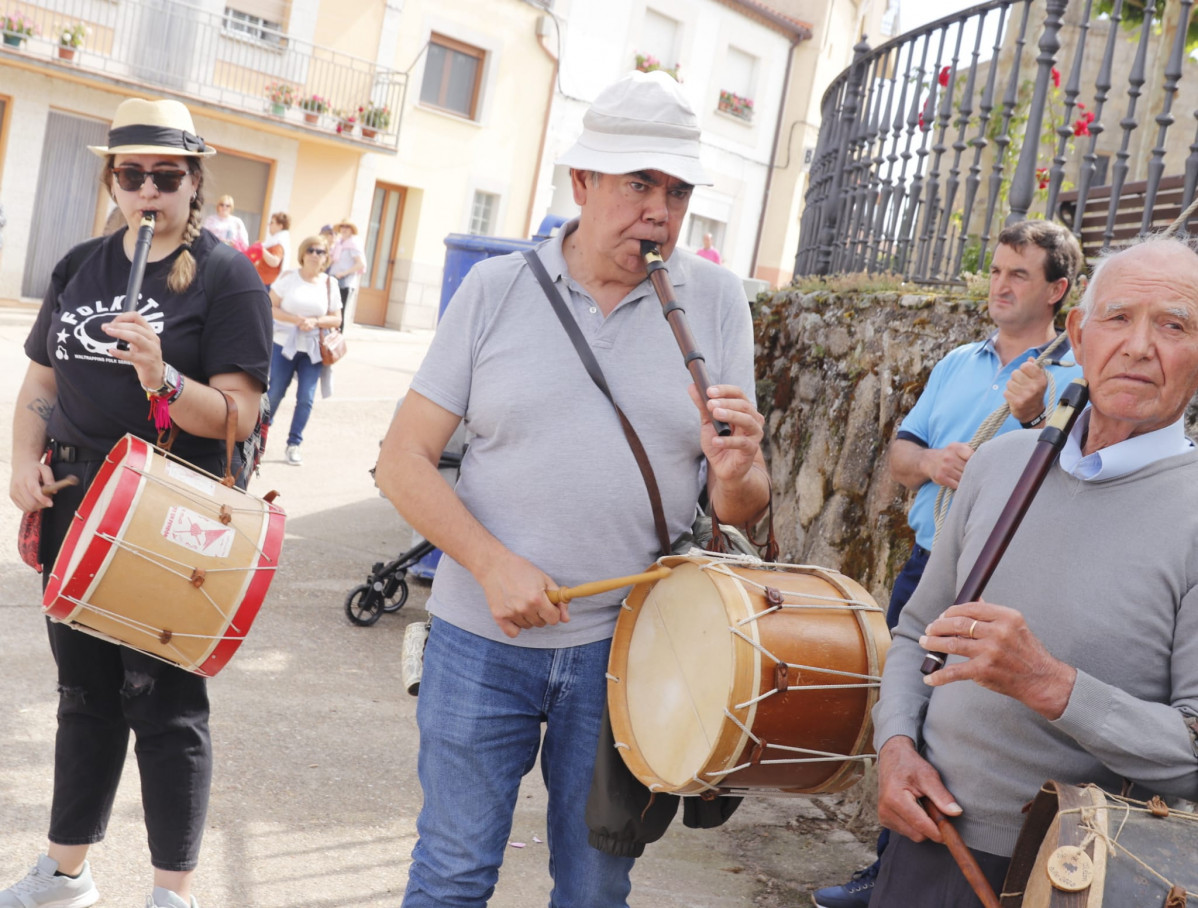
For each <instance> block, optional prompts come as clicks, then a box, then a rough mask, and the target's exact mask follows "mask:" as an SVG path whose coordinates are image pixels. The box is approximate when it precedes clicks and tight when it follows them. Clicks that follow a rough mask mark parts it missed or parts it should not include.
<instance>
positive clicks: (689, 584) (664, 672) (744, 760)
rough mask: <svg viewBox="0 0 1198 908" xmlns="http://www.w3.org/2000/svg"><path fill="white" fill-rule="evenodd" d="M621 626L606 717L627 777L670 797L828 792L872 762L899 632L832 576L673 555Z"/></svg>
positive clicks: (632, 600) (631, 603)
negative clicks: (885, 668)
mask: <svg viewBox="0 0 1198 908" xmlns="http://www.w3.org/2000/svg"><path fill="white" fill-rule="evenodd" d="M659 563H660V564H663V565H665V566H667V567H670V568H671V569H672V570H671V573H670V574H669V576H667V577H666V578H665V579H662V580H658V581H655V582H651V583H641V584H638V585H637V586H635V587H633V589H632V592H631V593H630V594H629V596H628V598H627V600H626V601H625V603H624V608H623V611H621V613H620V617H619V620H618V621H617V623H616V631H615V637H614V638H613V640H612V651H611V659H610V667H609V678H608V711H609V713H610V716H611V724H612V731H613V733H614V735H615V740H616V747H617V748H619V750H620V754H621V756H622V757H623V758H624V762H625V763H626V764H627V765H628V767H629V769H630V770H631V771H632V773H633V774H634V775H635V776H636V777H637V778H638V779H640V781H641V782H643V783H644V784H645V785H646V786H648V787H649V788H650V789H652V790H655V791H667V792H672V793H675V794H684V795H685V794H702V793H704V792H721V793H723V792H730V793H736V794H747V793H753V792H754V790H759V789H768V790H769V791H764V792H759V793H766V794H777V793H779V792H786V793H793V794H819V793H823V792H833V791H841V790H843V789H845V788H847V787H849V786H850V785H851V784H853V782H855V781H856V780H857V779H858V778H859V776H860V775H861V773H862V771H863V761H864V759H865V758H867V757H868V756H870V755H872V753H873V742H872V736H873V726H872V723H871V720H870V710H871V709H872V708H873V706H874V704H875V703H876V702H877V698H878V688H879V685H880V683H881V675H882V664H883V660H884V658H885V653H886V649H887V647H888V646H889V645H890V632H889V630H888V629H887V627H886V619H885V616H884V614H883V612H882V609H881V608H879V607H878V605H877V604H876V603H875V602H874V601H873V599H872V598H871V597H870V595H869V593H867V592H866V591H865V589H864V588H863V587H861V586H860V585H859V584H857V583H855V582H853V581H852V580H849V579H848V578H847V577H845V576H844V575H842V574H839V573H837V572H836V571H832V570H826V569H824V568H818V567H809V566H799V565H777V564H764V563H760V562H753V561H746V560H735V559H729V558H726V557H724V556H719V555H709V554H703V555H686V556H671V557H666V558H663V559H661V561H660V562H659Z"/></svg>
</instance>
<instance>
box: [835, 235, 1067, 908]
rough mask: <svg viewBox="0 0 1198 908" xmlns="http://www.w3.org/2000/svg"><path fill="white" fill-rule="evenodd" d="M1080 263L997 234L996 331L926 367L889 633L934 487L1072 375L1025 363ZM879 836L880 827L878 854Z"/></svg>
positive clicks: (848, 902)
mask: <svg viewBox="0 0 1198 908" xmlns="http://www.w3.org/2000/svg"><path fill="white" fill-rule="evenodd" d="M1082 263H1083V259H1082V251H1081V247H1080V246H1079V245H1078V243H1077V240H1076V239H1075V238H1074V236H1073V234H1071V233H1070V232H1069V231H1068V230H1067V229H1066V228H1065V227H1062V226H1061V225H1059V224H1054V223H1052V222H1051V221H1021V222H1019V223H1017V224H1012V225H1011V226H1009V227H1007V228H1005V229H1004V230H1003V231H1002V232H1001V233H1000V234H999V235H998V246H997V247H996V248H995V250H994V257H993V260H992V263H991V265H990V299H989V303H988V307H987V308H988V311H989V314H990V318H991V320H992V321H993V322H994V324H995V325H996V326H997V328H998V330H997V331H995V332H994V333H993V334H991V335H990V337H988V338H987V339H986V340H984V341H978V342H975V343H972V344H963V345H962V346H960V347H957V348H955V349H954V350H952V351H951V352H950V353H949V354H948V355H947V356H945V357H944V359H942V360H940V362H938V363H937V364H936V366H935V368H933V369H932V374H931V376H929V378H928V382H927V385H926V386H925V387H924V390H923V393H922V394H921V395H920V397H919V400H918V401H916V403H915V406H914V407H912V408H911V412H910V413H908V414H907V416H906V417H905V418H904V419H903V421H902V422H901V423H900V424H899V427H898V431H897V432H896V433H895V438H894V440H893V441H892V442H891V444H890V451H889V454H888V458H887V459H888V467H889V470H890V475H891V476H892V477H893V478H894V480H895V481H896V482H899V483H901V484H902V485H904V486H906V487H907V488H908V489H914V490H916V494H915V501H914V502H913V503H912V505H911V510H910V511H908V512H907V523H908V524H909V525H910V527H911V529H912V530H913V531H914V532H915V546H914V548H913V549H912V552H911V557H910V558H908V559H907V563H906V564H904V565H903V569H902V570H901V571H900V572H899V575H898V576H897V577H896V578H895V581H894V588H893V589H892V591H891V596H890V605H889V608H888V610H887V613H886V621H887V623H888V624H889V625H890V627H892V628H893V627H894V626H895V624H897V623H898V618H899V614H900V613H901V612H902V609H903V606H904V605H906V604H907V600H908V599H909V598H910V597H911V594H912V593H913V592H914V591H915V587H916V586H917V585H918V584H919V578H920V577H922V576H923V571H924V568H925V567H926V566H927V563H928V555H929V554H930V550H931V548H932V542H933V540H934V539H935V536H936V515H935V511H936V499H937V496H938V495H939V494H940V491H941V489H942V488H947V489H952V490H956V488H957V484H958V483H959V482H960V481H961V474H962V472H963V471H964V469H965V464H966V462H968V460H969V458H970V457H971V456H972V455H973V448H972V447H970V445H969V441H970V439H971V438H973V436H974V433H975V432H977V430H978V427H979V426H981V424H982V423H983V422H984V421H985V420H986V417H988V416H989V415H990V414H991V413H993V412H994V411H995V410H997V409H998V408H999V407H1001V406H1002V405H1003V404H1004V403H1006V404H1009V405H1010V408H1011V415H1010V416H1008V417H1007V419H1006V421H1005V422H1003V424H1002V425H1001V426H999V428H998V431H997V432H996V433H995V434H1002V433H1004V432H1010V431H1012V430H1013V429H1018V428H1020V427H1021V426H1022V427H1024V428H1029V429H1031V428H1036V427H1038V426H1040V425H1041V424H1042V423H1043V422H1044V421H1045V419H1046V418H1047V415H1048V413H1049V412H1050V411H1051V409H1052V407H1053V405H1054V404H1055V403H1056V397H1057V396H1059V395H1060V392H1061V391H1062V390H1064V388H1065V386H1066V385H1067V384H1068V383H1069V382H1071V381H1073V379H1075V378H1080V377H1081V372H1082V370H1081V367H1080V366H1077V365H1075V364H1073V355H1072V351H1071V350H1070V348H1069V341H1068V340H1067V339H1065V340H1062V342H1061V343H1060V344H1059V345H1058V346H1056V347H1055V348H1054V349H1053V351H1052V353H1051V354H1050V355H1049V358H1048V360H1046V361H1045V365H1046V366H1047V368H1043V367H1042V366H1039V365H1037V364H1036V363H1035V360H1036V358H1037V357H1039V356H1040V354H1041V353H1043V352H1044V350H1045V349H1046V348H1047V347H1048V346H1049V345H1050V344H1051V343H1052V342H1053V341H1054V340H1056V336H1057V332H1056V329H1055V327H1054V326H1053V320H1054V318H1055V316H1056V314H1057V312H1059V311H1060V308H1061V305H1062V303H1063V302H1064V300H1065V297H1066V296H1068V295H1069V289H1070V287H1072V285H1073V282H1074V280H1076V278H1077V275H1078V272H1079V270H1080V269H1081V267H1082ZM1050 378H1051V381H1050ZM887 838H888V836H887V831H886V830H885V829H884V830H882V834H881V836H880V837H879V838H878V854H879V855H881V853H882V850H883V849H884V848H885V846H886V840H887ZM877 873H878V862H876V861H875V862H874V863H873V864H872V865H870V866H869V867H867V868H866V869H865V870H861V871H858V872H857V873H855V874H854V875H853V878H852V879H851V880H850V881H849V882H847V883H844V884H843V885H840V886H829V887H827V888H824V889H820V890H817V891H816V893H815V895H814V901H815V904H816V908H866V906H868V905H869V899H870V895H871V893H872V892H873V888H874V882H875V880H876V879H877Z"/></svg>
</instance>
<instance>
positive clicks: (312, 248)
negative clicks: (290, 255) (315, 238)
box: [304, 246, 327, 255]
mask: <svg viewBox="0 0 1198 908" xmlns="http://www.w3.org/2000/svg"><path fill="white" fill-rule="evenodd" d="M309 252H315V253H316V254H317V255H326V254H327V252H326V250H324V249H321V248H320V247H319V246H309V247H308V248H307V249H305V250H304V254H305V255H307V254H308V253H309Z"/></svg>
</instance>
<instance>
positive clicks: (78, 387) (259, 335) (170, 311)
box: [25, 230, 272, 461]
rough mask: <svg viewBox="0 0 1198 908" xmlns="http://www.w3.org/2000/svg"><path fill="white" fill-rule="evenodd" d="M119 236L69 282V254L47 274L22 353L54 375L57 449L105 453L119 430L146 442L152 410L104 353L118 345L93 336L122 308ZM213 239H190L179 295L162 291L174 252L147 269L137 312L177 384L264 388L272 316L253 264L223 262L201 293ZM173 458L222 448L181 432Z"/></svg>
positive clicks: (129, 374)
mask: <svg viewBox="0 0 1198 908" xmlns="http://www.w3.org/2000/svg"><path fill="white" fill-rule="evenodd" d="M124 236H125V231H124V230H120V231H118V232H116V233H115V234H113V235H112V236H109V237H105V239H104V241H103V242H102V243H101V244H100V245H99V246H98V247H97V248H96V249H95V251H94V252H92V253H91V254H90V255H88V256H87V257H86V258H85V259H84V260H83V261H82V262H80V263H79V264H78V266H77V268H76V269H75V273H74V275H73V276H72V277H71V279H70V281H69V282H68V281H67V259H68V258H69V254H68V256H67V257H65V258H63V260H62V261H60V262H59V263H58V264H57V265H56V266H55V268H54V273H53V275H52V277H51V280H50V289H49V290H47V291H46V298H45V300H43V302H42V308H41V311H40V312H39V313H38V317H37V321H36V322H34V325H33V330H32V331H30V333H29V337H28V338H27V339H26V340H25V353H26V354H27V355H28V356H29V358H30V359H32V360H33V361H34V362H36V363H40V364H41V365H43V366H49V367H51V368H53V369H54V377H55V380H56V382H57V385H58V405H57V406H56V407H55V409H54V412H53V413H52V414H51V416H50V422H49V426H48V429H47V431H48V433H49V435H50V437H51V438H54V439H56V440H57V441H60V442H63V443H64V444H72V445H78V446H80V447H83V448H87V449H91V450H93V451H107V450H109V449H110V448H111V447H112V446H113V445H114V444H116V442H117V441H119V440H120V439H121V438H122V437H123V436H124V435H125V433H127V432H128V433H132V434H133V435H136V436H138V437H140V438H144V439H147V440H149V441H153V440H154V439H155V438H156V437H157V430H156V429H155V428H154V423H153V421H152V420H151V419H150V418H149V413H150V404H149V401H148V400H147V399H146V393H145V391H143V390H142V387H141V383H140V382H139V381H138V379H137V372H136V371H135V370H134V368H133V367H132V366H131V365H130V364H129V363H125V362H122V361H121V360H119V359H116V358H114V357H112V356H110V355H108V350H109V349H110V348H111V347H113V346H114V345H115V344H116V340H115V339H113V338H112V337H110V336H109V335H108V334H106V333H104V332H103V331H101V330H100V326H101V325H103V324H105V323H106V322H109V321H111V320H112V319H113V318H114V317H115V316H116V315H118V314H119V313H120V312H121V311H122V308H123V303H124V298H125V290H126V288H127V287H128V284H129V271H130V268H131V263H130V262H129V260H128V259H127V258H126V257H125V251H124V247H123V245H122V242H123V239H124ZM218 243H219V240H217V239H216V237H215V236H213V235H212V234H211V233H209V232H208V231H206V230H204V231H201V232H200V236H199V237H197V238H196V240H195V241H193V243H192V246H191V253H192V255H193V256H194V257H195V260H196V276H195V279H194V280H193V281H192V282H191V286H190V287H189V288H188V289H187V290H186V291H185V292H184V293H182V294H175V293H172V292H171V291H170V290H168V289H167V287H166V279H167V276H168V275H169V274H170V270H171V266H172V265H173V264H174V262H175V258H176V257H177V256H178V255H179V254H180V251H181V250H176V251H175V252H173V253H172V254H171V255H169V256H167V257H166V258H165V259H163V260H162V261H158V262H150V263H149V264H147V266H146V272H145V277H144V278H143V279H142V286H141V297H140V299H141V303H140V308H139V310H138V311H140V312H141V314H142V315H143V316H144V317H145V318H146V320H147V321H149V323H150V324H151V325H152V326H153V327H154V330H155V331H157V332H158V336H159V338H160V340H161V342H162V357H163V359H164V360H165V361H166V362H168V363H170V364H171V365H172V366H174V367H175V368H176V369H178V370H179V372H180V373H182V374H183V376H184V377H185V379H192V380H194V381H199V382H203V383H204V384H207V383H208V380H209V379H210V378H211V376H213V375H220V374H222V373H227V372H244V373H246V374H247V375H249V376H250V377H251V378H255V379H257V380H258V381H259V382H261V383H262V385H263V387H265V386H266V382H267V377H268V374H269V371H270V349H271V326H272V321H271V310H270V297H269V296H268V295H267V293H266V290H265V288H264V287H263V286H262V281H261V279H260V278H259V277H258V273H257V272H256V271H255V270H254V266H253V264H252V263H251V262H250V260H249V259H248V258H246V257H245V256H231V257H230V258H229V264H228V265H227V266H225V267H222V268H220V270H219V271H217V272H216V279H215V280H214V284H215V285H216V286H215V287H213V288H205V287H204V265H205V262H206V261H207V258H208V255H209V254H210V253H211V251H212V249H213V248H215V247H216V246H217V244H218ZM172 450H173V452H174V453H175V454H177V455H178V456H180V457H182V458H184V459H186V460H193V461H194V460H196V459H206V458H208V457H211V456H219V455H220V454H222V453H223V451H224V441H223V440H218V439H214V438H199V437H196V436H193V435H190V434H188V433H186V432H182V431H181V432H180V433H179V437H178V439H177V440H176V442H175V445H174V447H173V449H172Z"/></svg>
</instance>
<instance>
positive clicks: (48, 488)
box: [42, 476, 79, 495]
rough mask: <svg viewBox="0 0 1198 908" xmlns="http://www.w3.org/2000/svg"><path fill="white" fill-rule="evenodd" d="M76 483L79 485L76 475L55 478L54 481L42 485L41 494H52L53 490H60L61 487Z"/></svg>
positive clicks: (64, 487)
mask: <svg viewBox="0 0 1198 908" xmlns="http://www.w3.org/2000/svg"><path fill="white" fill-rule="evenodd" d="M77 485H79V477H78V476H64V477H63V478H62V479H58V480H55V481H54V482H51V483H47V484H46V485H44V486H42V494H43V495H53V494H54V493H55V492H61V491H62V490H63V489H66V488H69V487H70V486H77Z"/></svg>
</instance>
